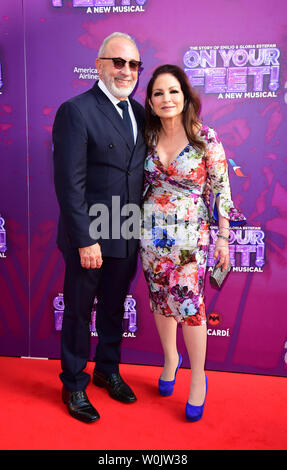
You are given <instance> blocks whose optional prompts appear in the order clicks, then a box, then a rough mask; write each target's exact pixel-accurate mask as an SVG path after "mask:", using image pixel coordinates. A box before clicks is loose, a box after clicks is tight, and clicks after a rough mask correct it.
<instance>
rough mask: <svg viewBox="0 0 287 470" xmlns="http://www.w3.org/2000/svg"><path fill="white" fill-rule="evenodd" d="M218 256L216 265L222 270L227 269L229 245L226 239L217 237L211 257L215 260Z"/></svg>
mask: <svg viewBox="0 0 287 470" xmlns="http://www.w3.org/2000/svg"><path fill="white" fill-rule="evenodd" d="M218 257H219V262H218V263H217V265H216V267H219V266H221V269H222V271H224V270H225V269H227V267H228V264H229V246H228V241H225V240H223V239H222V238H218V239H217V240H216V242H215V250H214V255H213V258H214V259H215V260H216V259H217V258H218Z"/></svg>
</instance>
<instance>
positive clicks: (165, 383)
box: [158, 353, 182, 397]
mask: <svg viewBox="0 0 287 470" xmlns="http://www.w3.org/2000/svg"><path fill="white" fill-rule="evenodd" d="M181 363H182V357H181V354H180V353H178V364H177V368H176V371H175V374H174V379H173V380H162V379H159V380H158V389H159V393H160V394H161V395H162V396H164V397H168V396H170V395H172V392H173V387H174V384H175V377H176V373H177V371H178V369H179V368H180V366H181Z"/></svg>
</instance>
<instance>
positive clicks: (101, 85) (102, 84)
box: [98, 79, 129, 106]
mask: <svg viewBox="0 0 287 470" xmlns="http://www.w3.org/2000/svg"><path fill="white" fill-rule="evenodd" d="M98 87H99V88H100V89H101V90H102V92H103V93H105V95H106V96H107V97H108V98H109V100H110V101H111V102H112V103H113V104H114V105H115V106H116V105H117V104H118V103H119V102H120V100H119V99H118V98H116V97H115V96H114V95H112V94H111V92H110V91H109V90H108V89H107V87H106V85H105V84H104V82H103V81H102V80H101V79H99V81H98ZM127 102H128V103H129V100H128V99H127Z"/></svg>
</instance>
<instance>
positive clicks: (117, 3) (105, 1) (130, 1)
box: [51, 0, 147, 13]
mask: <svg viewBox="0 0 287 470" xmlns="http://www.w3.org/2000/svg"><path fill="white" fill-rule="evenodd" d="M51 3H52V6H53V7H57V8H59V7H63V5H64V3H65V2H64V1H63V0H51ZM146 3H147V0H73V2H72V6H73V7H74V8H85V11H86V13H142V12H144V11H145V5H146Z"/></svg>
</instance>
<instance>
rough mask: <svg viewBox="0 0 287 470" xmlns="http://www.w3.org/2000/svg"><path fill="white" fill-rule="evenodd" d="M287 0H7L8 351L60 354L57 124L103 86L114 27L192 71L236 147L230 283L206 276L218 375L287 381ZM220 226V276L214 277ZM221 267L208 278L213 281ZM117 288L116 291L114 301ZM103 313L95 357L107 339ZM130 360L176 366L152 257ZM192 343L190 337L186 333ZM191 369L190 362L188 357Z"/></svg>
mask: <svg viewBox="0 0 287 470" xmlns="http://www.w3.org/2000/svg"><path fill="white" fill-rule="evenodd" d="M283 11H285V0H274V1H273V2H269V1H267V0H260V1H259V0H254V1H253V2H250V1H247V0H241V1H240V0H238V1H236V0H233V1H232V0H213V1H207V2H196V1H193V0H179V1H177V2H174V1H172V0H73V1H65V0H1V5H0V34H1V40H0V149H1V172H0V181H1V183H0V184H1V201H0V273H1V277H0V292H1V297H0V354H1V355H11V356H25V357H27V356H30V357H48V358H59V354H60V329H61V321H62V315H63V308H64V299H63V295H62V288H63V274H64V264H63V260H62V257H61V254H60V252H59V251H58V249H57V248H56V243H55V240H56V225H57V218H58V206H57V201H56V198H55V193H54V188H53V178H52V174H53V168H52V145H51V130H52V125H53V120H54V117H55V112H56V110H57V108H58V107H59V105H60V104H61V103H62V102H63V101H65V100H66V99H68V98H70V97H71V96H74V95H77V94H79V93H81V92H83V91H85V90H87V89H88V88H90V87H91V86H92V85H93V83H94V81H95V80H96V79H97V70H96V68H95V58H96V56H97V51H98V48H99V45H100V43H101V41H102V39H103V38H104V37H105V36H107V35H108V34H110V33H112V32H114V31H123V32H127V33H129V34H130V35H132V36H133V37H134V38H135V40H136V42H137V44H138V47H139V50H140V53H141V56H142V59H143V62H144V69H143V72H142V73H141V76H140V80H139V84H138V87H137V89H136V92H135V98H136V99H137V100H138V101H140V102H141V103H144V99H145V89H146V85H147V83H148V80H149V78H150V76H151V73H152V71H153V69H154V68H155V67H156V66H158V65H160V64H163V63H175V64H177V65H180V66H181V67H183V68H184V69H185V70H186V72H187V74H188V77H189V80H190V82H191V84H192V85H193V86H194V87H195V88H196V89H197V91H198V93H199V94H200V96H201V99H202V103H203V109H202V117H203V121H204V122H205V123H206V124H208V125H210V126H212V127H214V128H215V129H216V130H217V132H218V134H219V136H220V138H221V140H222V142H223V144H224V147H225V150H226V156H227V160H228V164H229V174H230V181H231V186H232V192H233V196H234V200H235V203H236V204H237V205H238V206H239V207H240V208H241V209H242V210H243V212H244V213H245V214H246V216H247V224H246V225H245V226H244V227H242V228H236V229H234V230H232V232H231V240H230V252H231V259H232V264H233V269H232V273H231V275H230V277H229V278H228V280H227V281H226V284H225V287H224V289H222V290H221V291H216V290H213V289H212V288H211V287H210V286H209V283H208V279H207V282H206V305H207V320H208V351H207V362H206V367H207V369H212V370H222V371H238V372H247V373H248V372H249V373H258V374H269V375H280V376H284V375H285V376H286V375H287V308H286V300H287V299H286V253H287V251H286V241H287V220H286V207H287V178H286V176H287V173H286V156H287V155H286V153H287V150H286V149H287V129H286V117H287V67H286V64H287V61H286V58H287V36H286V18H285V17H284V15H283V14H282V12H283ZM215 234H216V227H214V228H213V229H212V232H211V247H210V259H209V262H208V265H209V268H208V269H209V270H211V269H212V249H213V240H214V237H215ZM208 275H209V273H207V276H208ZM112 291H113V286H112V285H111V293H112ZM95 315H96V299H95V308H94V311H93V312H92V315H91V324H90V329H91V357H92V355H93V352H94V349H95V346H96V343H97V334H96V331H95ZM124 330H125V332H124V337H123V349H122V361H123V362H126V363H135V364H154V365H159V364H161V363H162V352H161V346H160V343H159V339H158V335H157V332H156V329H155V325H154V321H153V316H152V314H151V312H150V308H149V302H148V294H147V286H146V284H145V280H144V277H143V273H142V270H141V265H140V262H139V264H138V269H137V273H136V275H135V278H134V279H133V282H132V285H131V288H130V292H129V295H128V297H127V298H126V302H125V318H124ZM178 343H179V349H180V350H181V351H182V352H183V353H184V351H185V349H184V343H183V338H182V334H181V330H180V329H179V336H178ZM183 366H184V367H188V366H189V363H188V358H187V355H186V354H184V362H183Z"/></svg>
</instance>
